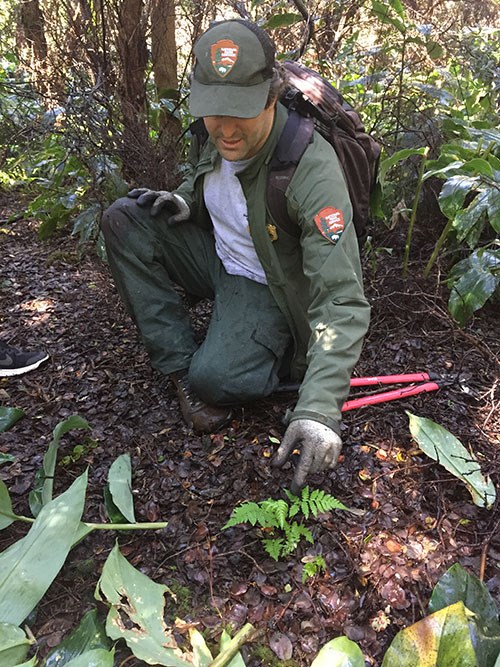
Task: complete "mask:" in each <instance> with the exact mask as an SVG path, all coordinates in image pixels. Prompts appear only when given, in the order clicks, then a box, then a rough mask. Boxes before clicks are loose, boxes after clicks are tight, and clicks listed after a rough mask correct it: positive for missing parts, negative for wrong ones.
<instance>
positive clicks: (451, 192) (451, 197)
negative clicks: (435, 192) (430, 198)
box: [439, 175, 480, 220]
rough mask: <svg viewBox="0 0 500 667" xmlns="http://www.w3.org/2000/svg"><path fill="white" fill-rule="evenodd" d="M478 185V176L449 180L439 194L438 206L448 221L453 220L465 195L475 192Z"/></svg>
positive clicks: (460, 176) (459, 176)
mask: <svg viewBox="0 0 500 667" xmlns="http://www.w3.org/2000/svg"><path fill="white" fill-rule="evenodd" d="M479 183H480V178H479V176H465V175H457V176H452V177H451V178H449V179H448V180H447V181H446V182H445V183H444V185H443V187H442V189H441V192H440V193H439V206H440V208H441V211H442V212H443V214H444V215H445V216H446V217H447V218H450V220H451V219H454V218H455V216H456V215H457V213H458V212H459V211H460V209H461V208H462V207H463V205H464V201H465V198H466V197H467V195H468V194H469V193H473V192H475V190H476V188H477V187H478V185H479Z"/></svg>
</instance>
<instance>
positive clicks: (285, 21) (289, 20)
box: [263, 12, 303, 30]
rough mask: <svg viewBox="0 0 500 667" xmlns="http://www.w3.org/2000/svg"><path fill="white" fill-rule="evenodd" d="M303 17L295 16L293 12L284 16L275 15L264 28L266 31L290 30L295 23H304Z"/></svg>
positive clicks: (285, 13)
mask: <svg viewBox="0 0 500 667" xmlns="http://www.w3.org/2000/svg"><path fill="white" fill-rule="evenodd" d="M302 20H303V19H302V16H301V15H300V14H293V13H291V12H284V13H283V14H274V16H271V18H270V19H269V20H268V21H266V23H265V25H264V26H263V27H264V28H266V30H274V29H275V28H288V27H289V26H291V25H294V24H295V23H299V22H300V21H302Z"/></svg>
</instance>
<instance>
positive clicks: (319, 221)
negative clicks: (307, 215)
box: [314, 206, 344, 245]
mask: <svg viewBox="0 0 500 667" xmlns="http://www.w3.org/2000/svg"><path fill="white" fill-rule="evenodd" d="M314 224H315V225H316V227H317V229H318V231H319V233H320V234H321V235H322V236H324V237H325V239H326V240H327V241H329V242H330V243H333V245H335V244H336V243H337V241H338V240H339V239H340V237H341V236H342V232H343V231H344V216H343V215H342V211H339V210H338V209H337V208H333V206H326V207H325V208H322V209H321V211H319V213H318V214H317V215H315V216H314Z"/></svg>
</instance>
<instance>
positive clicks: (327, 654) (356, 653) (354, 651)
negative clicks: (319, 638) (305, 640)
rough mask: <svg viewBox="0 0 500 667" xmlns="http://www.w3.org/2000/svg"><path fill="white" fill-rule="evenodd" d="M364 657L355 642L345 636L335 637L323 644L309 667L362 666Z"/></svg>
mask: <svg viewBox="0 0 500 667" xmlns="http://www.w3.org/2000/svg"><path fill="white" fill-rule="evenodd" d="M364 665H365V659H364V658H363V653H362V652H361V649H360V648H359V646H358V645H357V644H355V643H354V642H353V641H351V640H350V639H348V638H347V637H337V638H336V639H332V640H331V641H329V642H328V644H325V645H324V646H323V648H322V649H321V650H320V652H319V653H318V655H317V656H316V657H315V658H314V660H313V661H312V663H311V667H364Z"/></svg>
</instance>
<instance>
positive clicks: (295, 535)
mask: <svg viewBox="0 0 500 667" xmlns="http://www.w3.org/2000/svg"><path fill="white" fill-rule="evenodd" d="M302 537H304V538H305V539H306V540H307V541H308V542H310V543H311V544H313V543H314V540H313V536H312V533H311V531H310V530H309V529H308V528H306V527H305V526H302V525H301V524H300V523H297V522H296V521H294V522H293V523H289V524H287V525H286V526H285V539H286V543H285V545H284V546H283V555H288V554H290V553H292V551H295V549H296V548H297V546H298V544H299V542H300V540H301V538H302Z"/></svg>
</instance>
